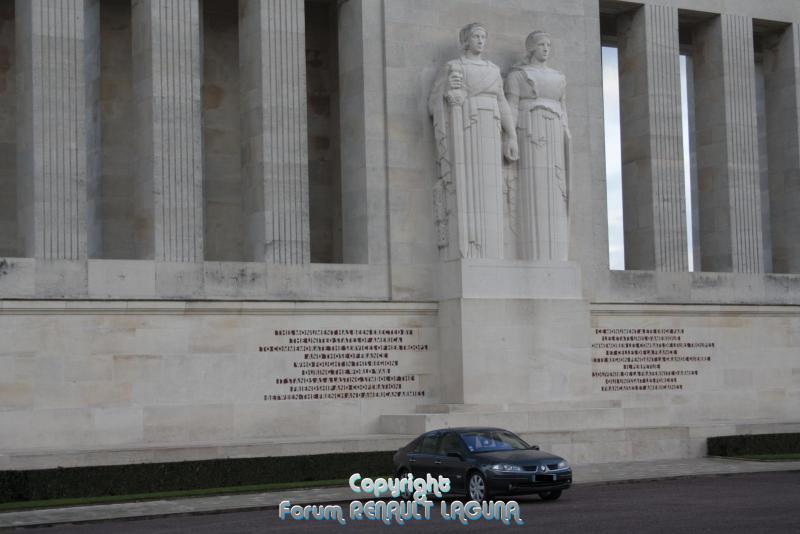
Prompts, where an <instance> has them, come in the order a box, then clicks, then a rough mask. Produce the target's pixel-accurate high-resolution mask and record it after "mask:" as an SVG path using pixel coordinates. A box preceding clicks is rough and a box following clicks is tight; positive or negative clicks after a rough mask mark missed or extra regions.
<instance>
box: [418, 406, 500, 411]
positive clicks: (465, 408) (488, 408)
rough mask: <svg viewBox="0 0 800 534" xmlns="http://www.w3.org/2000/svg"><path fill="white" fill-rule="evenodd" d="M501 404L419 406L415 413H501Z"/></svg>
mask: <svg viewBox="0 0 800 534" xmlns="http://www.w3.org/2000/svg"><path fill="white" fill-rule="evenodd" d="M504 410H505V407H504V406H503V405H501V404H419V405H417V409H416V413H481V412H502V411H504Z"/></svg>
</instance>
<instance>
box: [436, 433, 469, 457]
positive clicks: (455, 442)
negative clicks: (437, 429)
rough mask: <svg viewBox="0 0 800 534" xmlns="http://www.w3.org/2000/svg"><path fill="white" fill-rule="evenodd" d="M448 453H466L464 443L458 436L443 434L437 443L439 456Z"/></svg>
mask: <svg viewBox="0 0 800 534" xmlns="http://www.w3.org/2000/svg"><path fill="white" fill-rule="evenodd" d="M449 452H457V453H459V454H464V453H465V452H466V449H465V447H464V442H463V441H462V440H461V438H460V437H459V436H458V434H455V433H453V432H448V433H447V434H445V435H444V437H442V440H441V441H440V442H439V454H442V455H446V454H447V453H449Z"/></svg>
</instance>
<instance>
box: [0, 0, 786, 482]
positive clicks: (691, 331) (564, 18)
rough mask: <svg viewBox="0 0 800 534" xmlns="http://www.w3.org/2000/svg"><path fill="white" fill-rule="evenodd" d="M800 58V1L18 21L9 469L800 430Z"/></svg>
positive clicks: (3, 463)
mask: <svg viewBox="0 0 800 534" xmlns="http://www.w3.org/2000/svg"><path fill="white" fill-rule="evenodd" d="M471 20H481V21H482V24H474V23H473V24H468V25H466V26H465V24H467V23H468V22H469V21H471ZM536 28H539V29H543V30H546V31H547V33H544V32H541V31H535V32H533V33H531V31H532V30H534V29H536ZM459 32H460V33H459ZM456 36H459V41H460V45H461V52H460V53H457V46H456V43H455V41H456V39H455V37H456ZM526 36H528V38H527V39H526ZM487 42H489V43H490V46H488V47H487ZM523 42H525V46H524V48H523V46H522V43H523ZM604 47H611V48H616V50H617V53H618V57H619V69H618V73H614V72H609V71H608V70H607V71H606V72H605V74H606V76H604V69H603V65H602V62H601V59H602V57H603V50H604ZM551 51H553V52H554V53H553V54H552V57H551V54H550V52H551ZM605 51H606V52H609V50H608V49H606V50H605ZM612 52H613V50H612ZM682 56H684V59H683V60H682V59H681V57H682ZM454 58H456V59H454ZM681 61H684V62H685V63H686V64H687V69H686V72H687V79H686V82H687V83H686V92H687V93H686V101H687V104H686V105H685V106H682V99H681V75H680V72H681V70H680V65H681ZM609 65H610V63H607V64H606V67H609ZM798 65H800V10H798V2H797V0H763V1H762V2H742V1H734V0H730V1H727V0H726V1H719V0H638V1H634V2H619V1H615V0H573V1H569V2H565V1H563V0H536V1H510V0H509V1H496V0H485V1H481V0H472V1H470V2H465V1H464V0H436V1H435V2H430V1H423V0H348V1H346V2H343V1H338V2H337V1H336V0H307V1H301V0H292V1H288V2H287V1H286V0H240V1H239V2H238V4H237V2H225V1H223V0H203V1H201V0H133V1H128V0H119V1H110V0H109V1H98V0H30V1H22V0H17V1H13V0H0V208H2V209H0V340H2V342H1V343H0V469H33V468H50V467H57V466H64V467H67V466H80V465H102V464H125V463H132V462H156V461H179V460H185V459H196V460H200V459H211V458H229V457H247V456H275V455H289V454H297V453H298V452H302V453H304V454H314V453H334V452H353V451H367V450H392V449H396V448H397V447H398V446H400V445H403V444H405V443H408V441H409V440H410V439H411V437H412V436H413V435H415V434H418V433H419V432H422V431H424V430H428V429H432V428H435V427H445V426H461V425H484V424H485V425H493V426H504V427H507V428H509V429H510V430H513V431H516V432H519V433H521V434H522V435H523V436H524V437H525V438H526V439H527V440H529V441H531V442H532V443H538V444H540V445H541V446H542V447H543V448H545V449H548V450H552V451H554V452H555V453H558V454H561V455H563V456H565V457H567V458H569V459H570V460H571V461H572V462H573V463H576V464H580V463H586V462H607V461H620V460H648V459H656V458H679V457H690V456H700V455H702V454H704V452H705V451H704V443H705V438H706V437H707V436H713V435H723V434H734V433H753V432H781V431H797V429H798V428H800V415H798V414H800V363H798V358H797V355H798V352H800V246H798V243H800V239H798V228H800V210H798V209H797V206H800V188H798V187H796V185H797V176H799V175H800V133H799V132H800V69H799V68H798ZM615 74H616V78H615ZM617 81H618V82H619V88H620V91H619V104H620V109H621V121H620V129H621V150H620V152H621V154H620V156H621V157H620V159H621V161H622V165H621V167H622V170H621V173H620V174H621V177H620V178H621V180H620V181H621V186H620V187H621V192H622V197H623V198H622V202H621V205H622V211H623V212H624V213H623V219H624V233H625V239H624V241H625V256H626V261H625V267H626V270H617V269H611V268H609V257H610V255H609V220H610V210H609V206H608V202H607V199H608V198H609V187H608V186H609V184H610V183H612V179H613V178H614V176H615V175H614V174H613V173H612V172H609V173H608V176H607V175H606V174H607V173H606V169H605V165H604V162H605V160H606V159H607V158H610V157H611V156H613V155H614V152H613V150H612V149H613V147H609V148H608V152H607V151H606V147H605V142H604V141H605V137H606V136H605V132H604V128H605V126H604V119H605V118H607V117H606V116H605V115H606V114H605V112H604V107H603V102H604V92H605V93H607V92H608V89H609V88H610V87H612V86H614V85H616V82H617ZM612 82H613V83H612ZM567 100H568V101H569V121H567V110H566V106H565V102H566V101H567ZM684 107H685V110H684V109H683V108H684ZM684 111H685V112H686V114H687V123H688V126H687V136H688V138H689V150H684V149H683V146H682V145H683V143H682V140H683V134H684V131H683V126H682V124H683V121H682V117H683V113H684ZM131 124H135V125H136V127H135V128H133V127H131ZM610 124H611V123H610ZM14 155H16V157H14ZM687 163H688V167H689V169H690V172H689V180H688V186H687V180H686V174H685V172H684V169H685V167H686V164H687ZM512 178H513V179H512ZM504 180H505V181H504ZM508 184H513V194H512V193H509V197H511V198H510V199H509V200H506V199H504V187H508ZM510 189H511V188H510ZM612 189H613V188H612ZM612 193H613V191H612ZM689 196H691V198H692V202H691V204H690V205H689V206H687V202H686V199H687V198H688V197H689ZM515 198H516V199H517V200H514V199H515ZM687 211H688V212H690V213H692V214H693V218H692V221H691V224H690V222H689V221H687V217H686V213H687ZM508 221H512V222H508ZM689 238H692V240H693V248H692V249H689V247H688V246H687V245H688V241H689ZM690 258H694V270H693V271H691V270H690V269H689V259H690ZM770 259H771V261H767V260H770Z"/></svg>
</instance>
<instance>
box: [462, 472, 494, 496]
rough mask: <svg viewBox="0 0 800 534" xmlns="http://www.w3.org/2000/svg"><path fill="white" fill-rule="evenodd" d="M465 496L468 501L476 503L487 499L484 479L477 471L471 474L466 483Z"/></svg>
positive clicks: (487, 493)
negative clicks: (466, 495) (467, 496)
mask: <svg viewBox="0 0 800 534" xmlns="http://www.w3.org/2000/svg"><path fill="white" fill-rule="evenodd" d="M467 494H468V495H469V498H470V500H473V501H478V502H481V501H485V500H486V499H488V498H489V492H488V491H487V487H486V479H485V478H484V477H483V475H482V474H480V473H478V472H477V471H475V472H473V473H472V474H471V475H470V476H469V481H468V482H467Z"/></svg>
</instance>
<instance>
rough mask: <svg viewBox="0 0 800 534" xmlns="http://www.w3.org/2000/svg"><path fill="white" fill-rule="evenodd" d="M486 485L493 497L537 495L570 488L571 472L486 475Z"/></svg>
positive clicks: (490, 473)
mask: <svg viewBox="0 0 800 534" xmlns="http://www.w3.org/2000/svg"><path fill="white" fill-rule="evenodd" d="M486 484H487V486H488V487H489V491H490V492H492V493H493V494H495V495H511V494H526V493H538V492H541V491H553V490H565V489H569V488H570V486H572V471H571V470H570V471H561V472H558V473H547V474H545V475H542V474H538V473H537V474H534V473H511V474H502V473H492V472H489V473H487V476H486Z"/></svg>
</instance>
